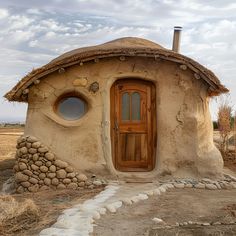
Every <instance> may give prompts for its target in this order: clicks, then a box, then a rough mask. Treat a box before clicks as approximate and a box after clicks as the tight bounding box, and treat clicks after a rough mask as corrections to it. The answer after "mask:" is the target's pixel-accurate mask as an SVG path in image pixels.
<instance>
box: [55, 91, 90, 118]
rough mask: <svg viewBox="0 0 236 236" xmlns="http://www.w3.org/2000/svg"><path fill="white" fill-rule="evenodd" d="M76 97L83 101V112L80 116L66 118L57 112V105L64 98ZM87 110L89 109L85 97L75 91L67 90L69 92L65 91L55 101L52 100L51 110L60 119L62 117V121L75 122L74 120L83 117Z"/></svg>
mask: <svg viewBox="0 0 236 236" xmlns="http://www.w3.org/2000/svg"><path fill="white" fill-rule="evenodd" d="M70 97H71V98H78V99H80V100H82V101H83V102H84V103H85V112H84V113H83V115H82V116H80V117H79V118H76V119H66V118H65V117H64V116H63V115H62V114H61V113H60V112H59V109H58V108H59V105H60V103H61V102H63V101H64V100H65V99H67V98H70ZM88 110H89V103H88V101H87V99H86V98H85V97H84V96H83V95H81V94H78V93H75V92H69V93H65V94H62V95H60V96H59V97H58V98H57V99H56V101H55V102H54V104H53V111H54V113H55V114H56V115H57V116H58V117H59V118H60V119H63V120H64V121H66V122H76V121H80V120H81V119H83V118H84V116H85V115H86V114H87V113H88Z"/></svg>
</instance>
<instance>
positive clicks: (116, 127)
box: [115, 119, 119, 131]
mask: <svg viewBox="0 0 236 236" xmlns="http://www.w3.org/2000/svg"><path fill="white" fill-rule="evenodd" d="M118 130H119V125H118V123H117V120H116V119H115V131H118Z"/></svg>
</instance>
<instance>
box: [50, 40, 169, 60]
mask: <svg viewBox="0 0 236 236" xmlns="http://www.w3.org/2000/svg"><path fill="white" fill-rule="evenodd" d="M119 48H123V49H124V48H129V49H131V48H133V49H137V48H153V49H165V48H163V47H162V46H160V45H159V44H157V43H154V42H152V41H150V40H147V39H142V38H137V37H124V38H119V39H115V40H112V41H109V42H106V43H103V44H99V45H96V46H90V47H83V48H77V49H74V50H72V51H69V52H66V53H64V54H62V55H61V56H59V57H57V58H55V59H53V60H52V61H51V62H53V63H55V62H56V61H59V60H61V59H64V58H67V57H71V56H74V55H77V54H79V53H83V52H86V51H90V50H94V49H96V50H109V49H119ZM165 50H167V49H165Z"/></svg>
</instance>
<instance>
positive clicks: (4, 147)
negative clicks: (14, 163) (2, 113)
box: [0, 128, 24, 160]
mask: <svg viewBox="0 0 236 236" xmlns="http://www.w3.org/2000/svg"><path fill="white" fill-rule="evenodd" d="M23 132H24V129H23V128H0V160H5V159H8V158H11V157H13V156H14V153H15V151H16V148H15V147H16V140H17V139H18V138H19V137H20V136H21V135H22V134H23Z"/></svg>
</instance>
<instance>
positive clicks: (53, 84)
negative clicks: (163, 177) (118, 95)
mask: <svg viewBox="0 0 236 236" xmlns="http://www.w3.org/2000/svg"><path fill="white" fill-rule="evenodd" d="M129 78H132V79H143V80H149V81H152V82H153V83H154V85H155V86H156V112H157V152H156V166H155V169H154V170H153V171H152V173H154V174H157V173H158V174H161V173H162V174H176V175H180V176H183V175H184V176H188V175H201V176H210V175H219V174H221V172H222V168H223V160H222V157H221V154H220V152H219V151H218V149H217V148H216V147H215V146H214V144H213V130H212V122H211V117H210V113H209V97H208V94H207V89H208V85H207V84H206V83H205V82H204V81H203V80H201V79H197V78H195V77H194V73H193V72H192V71H191V70H189V69H188V68H187V69H186V70H185V69H182V68H181V67H180V65H179V64H177V63H174V62H168V61H164V60H154V59H153V58H138V57H130V58H129V57H126V58H122V60H120V58H119V57H114V58H109V59H102V60H99V61H98V62H88V63H84V64H83V65H76V66H72V67H70V68H66V69H65V71H63V73H59V72H54V73H52V74H50V75H48V76H47V77H45V78H41V81H40V83H39V84H37V85H33V86H32V87H30V91H29V95H28V96H29V97H28V102H29V106H28V113H27V122H26V128H25V135H32V136H35V137H37V138H38V139H39V140H43V142H44V143H45V144H46V145H48V146H49V148H50V150H52V152H53V153H54V154H55V155H56V156H57V157H58V158H59V159H60V160H63V161H66V162H68V163H69V164H70V165H73V167H74V168H75V169H77V170H84V171H93V172H94V173H101V174H102V173H103V172H104V170H105V169H106V170H109V171H110V172H111V173H113V174H117V173H118V172H117V171H116V170H115V169H114V166H113V163H112V154H111V153H112V152H111V137H110V88H111V86H112V84H113V83H114V82H115V81H116V80H117V79H129ZM94 82H97V83H98V84H99V90H98V91H97V92H93V91H91V90H90V89H89V88H90V85H91V84H92V83H94ZM70 92H73V93H77V94H78V95H79V96H81V97H82V98H84V99H85V100H86V101H87V103H88V111H87V112H86V114H85V115H84V116H83V117H82V118H80V119H79V120H77V121H66V120H64V119H63V118H61V117H60V116H59V115H58V114H57V113H56V112H55V109H54V108H55V107H54V105H55V102H56V100H57V99H58V97H59V96H61V95H63V94H66V93H70Z"/></svg>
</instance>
